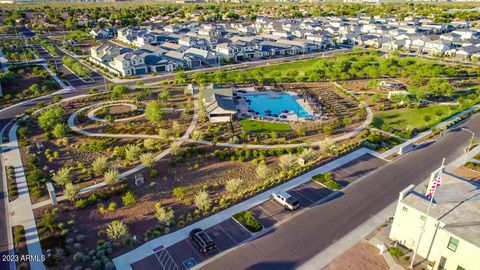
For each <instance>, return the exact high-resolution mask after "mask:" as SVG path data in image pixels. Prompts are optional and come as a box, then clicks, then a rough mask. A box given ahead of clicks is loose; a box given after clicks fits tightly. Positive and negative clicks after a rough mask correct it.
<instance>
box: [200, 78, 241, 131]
mask: <svg viewBox="0 0 480 270" xmlns="http://www.w3.org/2000/svg"><path fill="white" fill-rule="evenodd" d="M202 96H203V107H204V108H205V113H206V114H207V116H208V120H209V121H210V122H212V123H216V122H231V121H232V120H233V118H234V117H235V114H236V113H237V109H236V106H235V102H234V100H233V88H222V87H219V86H217V85H215V84H212V85H209V86H208V87H206V88H205V89H203V91H202Z"/></svg>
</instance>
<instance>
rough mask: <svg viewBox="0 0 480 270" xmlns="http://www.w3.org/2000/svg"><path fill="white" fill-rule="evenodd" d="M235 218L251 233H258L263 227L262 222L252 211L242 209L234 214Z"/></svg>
mask: <svg viewBox="0 0 480 270" xmlns="http://www.w3.org/2000/svg"><path fill="white" fill-rule="evenodd" d="M233 218H234V219H235V220H236V221H238V222H239V223H240V224H242V226H243V227H245V228H246V229H247V230H248V231H250V232H251V233H257V232H259V231H261V230H262V229H263V226H262V224H260V223H259V222H258V221H257V220H256V219H255V217H253V212H252V211H242V212H240V213H237V214H235V215H233Z"/></svg>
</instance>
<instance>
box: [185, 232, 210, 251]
mask: <svg viewBox="0 0 480 270" xmlns="http://www.w3.org/2000/svg"><path fill="white" fill-rule="evenodd" d="M190 240H191V241H192V242H193V244H195V246H196V247H197V248H198V249H199V250H200V252H202V253H203V254H208V253H209V252H210V250H212V249H214V248H215V242H214V241H213V240H212V238H210V236H209V235H208V234H207V233H206V232H205V231H204V230H202V229H199V228H196V229H193V230H192V231H191V232H190Z"/></svg>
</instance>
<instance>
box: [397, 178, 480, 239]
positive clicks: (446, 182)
mask: <svg viewBox="0 0 480 270" xmlns="http://www.w3.org/2000/svg"><path fill="white" fill-rule="evenodd" d="M401 202H402V203H404V204H406V205H408V206H411V207H413V208H415V209H417V210H419V211H421V212H423V213H426V212H427V208H428V204H429V199H428V198H427V197H426V196H424V195H423V194H420V193H418V192H411V193H409V194H408V195H407V196H405V197H404V198H403V199H402V200H401ZM429 216H430V217H432V218H434V219H436V220H438V221H439V222H440V223H441V224H442V225H443V229H445V230H447V231H449V232H451V233H452V234H454V235H457V236H458V237H460V238H462V239H464V240H466V241H468V242H471V243H472V244H474V245H476V246H477V247H480V185H479V184H477V183H473V182H470V181H466V180H463V179H461V178H458V177H456V176H454V175H451V174H448V173H443V175H442V184H441V185H440V186H439V187H438V188H437V190H436V191H435V196H434V203H432V206H431V207H430V211H429Z"/></svg>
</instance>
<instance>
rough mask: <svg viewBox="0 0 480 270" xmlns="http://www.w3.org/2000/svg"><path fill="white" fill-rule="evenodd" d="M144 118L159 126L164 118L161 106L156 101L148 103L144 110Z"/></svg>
mask: <svg viewBox="0 0 480 270" xmlns="http://www.w3.org/2000/svg"><path fill="white" fill-rule="evenodd" d="M145 118H147V120H148V121H150V122H152V123H154V124H160V123H161V122H162V120H163V119H164V118H165V113H164V112H163V111H162V105H161V104H160V102H158V101H156V100H152V101H150V102H148V104H147V106H146V108H145Z"/></svg>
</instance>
